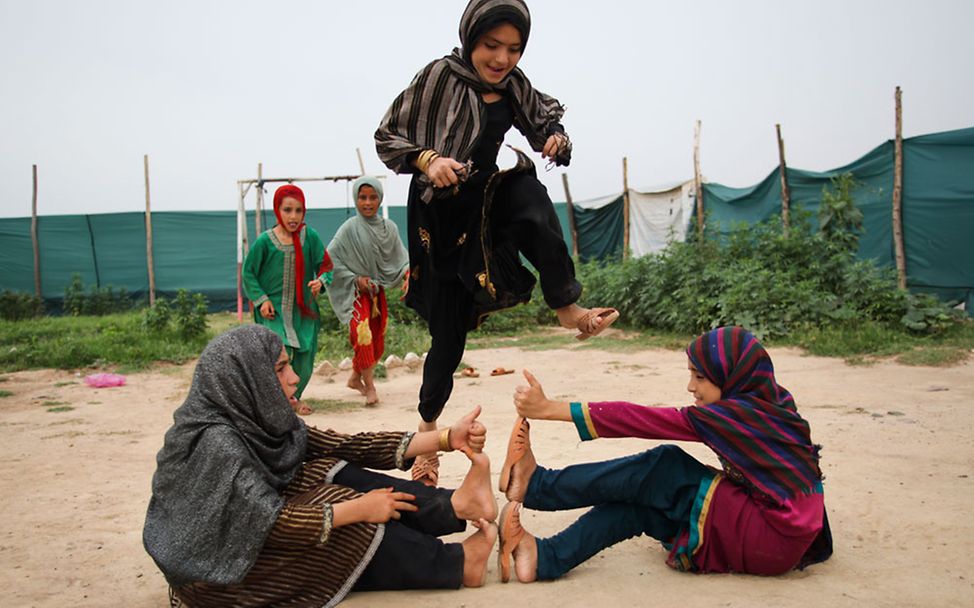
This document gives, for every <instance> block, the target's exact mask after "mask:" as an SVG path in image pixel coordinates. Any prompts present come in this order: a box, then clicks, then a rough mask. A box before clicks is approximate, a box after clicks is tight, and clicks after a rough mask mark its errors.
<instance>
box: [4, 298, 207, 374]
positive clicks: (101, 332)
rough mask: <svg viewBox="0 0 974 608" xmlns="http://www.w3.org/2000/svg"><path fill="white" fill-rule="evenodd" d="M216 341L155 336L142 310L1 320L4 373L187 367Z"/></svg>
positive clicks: (175, 334)
mask: <svg viewBox="0 0 974 608" xmlns="http://www.w3.org/2000/svg"><path fill="white" fill-rule="evenodd" d="M211 336H212V333H211V332H207V333H206V334H205V335H203V336H200V337H197V338H193V339H185V338H183V337H182V336H181V335H179V334H178V332H175V331H173V332H161V333H158V334H150V333H149V332H146V331H145V329H144V328H143V326H142V315H141V313H140V312H138V311H132V312H127V313H118V314H112V315H105V316H77V317H74V316H65V317H43V318H40V319H28V320H21V321H17V322H16V323H15V322H10V321H0V371H18V370H24V369H37V368H57V369H77V368H85V367H92V366H115V367H119V366H124V367H125V369H127V370H140V369H145V368H146V367H148V366H149V365H151V364H153V363H154V362H156V361H170V362H173V363H183V362H185V361H187V360H189V359H192V358H194V357H196V356H198V355H199V352H200V351H201V350H202V349H203V347H204V346H205V345H206V343H207V342H208V341H209V339H210V337H211Z"/></svg>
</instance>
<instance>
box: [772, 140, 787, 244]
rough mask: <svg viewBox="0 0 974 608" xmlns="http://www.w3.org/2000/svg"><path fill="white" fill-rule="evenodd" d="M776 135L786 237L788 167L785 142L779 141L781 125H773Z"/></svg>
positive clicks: (782, 219) (782, 223) (783, 225)
mask: <svg viewBox="0 0 974 608" xmlns="http://www.w3.org/2000/svg"><path fill="white" fill-rule="evenodd" d="M774 128H775V131H776V132H777V133H778V167H779V171H780V172H781V225H782V227H783V228H784V233H785V236H788V216H789V211H790V209H791V192H790V191H789V190H788V166H787V165H786V164H785V142H784V140H783V139H781V125H780V124H775V126H774Z"/></svg>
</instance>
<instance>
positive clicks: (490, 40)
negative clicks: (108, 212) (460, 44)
mask: <svg viewBox="0 0 974 608" xmlns="http://www.w3.org/2000/svg"><path fill="white" fill-rule="evenodd" d="M484 38H486V42H493V43H494V44H497V45H500V46H504V43H503V42H501V41H500V40H498V39H497V38H494V37H493V36H486V35H485V36H484ZM507 46H516V47H520V46H521V43H520V42H518V43H516V44H508V45H507ZM518 50H520V49H518Z"/></svg>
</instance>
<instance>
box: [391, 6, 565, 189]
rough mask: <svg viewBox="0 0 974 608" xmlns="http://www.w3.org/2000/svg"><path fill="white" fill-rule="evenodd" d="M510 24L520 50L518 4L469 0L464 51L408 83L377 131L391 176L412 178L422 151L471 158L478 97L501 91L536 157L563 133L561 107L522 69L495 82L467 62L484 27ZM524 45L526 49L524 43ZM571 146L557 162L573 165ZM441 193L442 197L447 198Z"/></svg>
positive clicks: (521, 12)
mask: <svg viewBox="0 0 974 608" xmlns="http://www.w3.org/2000/svg"><path fill="white" fill-rule="evenodd" d="M508 22H509V23H511V24H512V25H514V26H515V27H516V28H518V30H519V31H521V30H522V28H523V29H524V31H522V32H521V37H522V45H523V43H524V42H526V41H527V33H528V32H529V31H530V25H531V17H530V14H529V13H528V8H527V6H526V5H525V4H524V2H522V1H521V0H471V2H470V3H469V4H468V5H467V8H466V10H465V11H464V13H463V17H462V18H461V20H460V40H461V43H462V44H463V49H462V50H461V49H459V48H457V49H453V52H452V53H451V54H450V55H447V56H446V57H443V58H441V59H436V60H434V61H433V62H432V63H430V64H429V65H427V66H426V67H425V68H423V69H422V70H421V71H420V72H419V73H418V74H417V75H416V76H415V77H414V78H413V81H412V82H411V83H410V85H409V86H408V87H407V88H406V90H404V91H403V92H402V93H400V94H399V96H398V97H396V99H395V100H394V101H393V102H392V105H391V106H390V107H389V110H388V111H387V112H386V115H385V116H384V117H383V118H382V122H381V123H380V124H379V128H378V129H377V130H376V132H375V148H376V152H377V153H378V155H379V158H380V159H381V160H382V162H383V163H385V164H386V166H387V167H389V169H391V170H392V171H395V172H396V173H413V172H415V169H414V167H413V166H412V164H411V163H410V161H411V160H412V159H413V158H414V157H415V154H418V153H419V152H421V151H423V150H436V152H438V153H439V154H440V155H441V156H445V157H448V158H452V159H454V160H456V161H458V162H461V163H463V162H466V161H467V160H469V159H470V155H471V153H472V152H473V147H474V145H475V144H476V142H477V140H478V138H479V136H480V133H481V130H482V129H483V123H482V122H481V108H482V105H483V101H482V99H481V94H482V93H487V92H491V91H497V92H501V93H503V94H505V95H507V96H508V97H509V98H510V101H511V106H512V107H513V109H514V126H515V127H517V129H518V131H520V132H521V133H522V134H523V135H524V137H525V138H526V139H527V140H528V143H529V144H530V145H531V148H532V149H533V150H534V151H536V152H540V151H541V150H543V149H544V145H545V142H546V141H547V139H548V137H549V136H550V135H552V134H554V133H561V134H562V135H565V133H564V128H563V127H562V126H561V117H562V116H563V115H564V113H565V108H564V107H563V106H562V105H561V104H560V103H559V102H558V100H557V99H555V98H554V97H550V96H549V95H546V94H544V93H542V92H540V91H538V90H536V89H535V88H534V87H532V86H531V82H530V81H529V80H528V78H527V76H525V75H524V72H522V71H521V70H520V68H517V67H515V68H514V69H513V70H511V72H510V73H509V74H508V76H507V77H506V78H505V79H504V80H503V81H502V82H501V83H499V84H498V85H496V86H491V85H489V84H487V83H485V82H483V81H482V80H481V79H480V76H479V75H478V74H477V71H476V70H475V69H474V67H473V65H472V64H471V63H470V60H469V57H470V53H471V52H472V50H473V48H474V47H475V46H476V44H477V39H479V37H480V35H482V34H483V33H485V32H484V31H483V26H484V24H495V26H496V24H499V23H508ZM522 48H523V46H522ZM571 150H572V148H571V142H570V141H569V140H568V136H567V135H565V143H564V145H563V146H562V147H561V149H560V150H559V151H558V153H557V155H556V157H555V163H556V164H558V165H565V166H567V165H568V164H569V163H570V162H571ZM416 180H417V182H418V185H419V186H420V187H421V190H422V195H421V197H422V200H423V201H425V202H427V203H428V202H430V201H431V200H432V198H433V185H432V183H430V181H429V179H427V178H426V176H425V175H422V174H417V176H416ZM448 194H449V190H444V191H443V195H448Z"/></svg>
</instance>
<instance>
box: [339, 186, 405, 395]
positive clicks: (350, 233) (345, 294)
mask: <svg viewBox="0 0 974 608" xmlns="http://www.w3.org/2000/svg"><path fill="white" fill-rule="evenodd" d="M352 196H353V197H354V198H355V208H356V210H357V211H358V214H357V215H355V216H354V217H351V218H349V219H348V220H346V221H345V223H344V224H342V226H341V228H339V229H338V232H336V233H335V238H333V239H332V241H331V243H330V244H329V245H328V251H329V252H330V255H331V259H332V261H333V262H334V264H335V269H334V274H333V276H332V281H331V284H329V285H326V289H327V290H328V300H329V301H330V302H331V307H332V309H333V310H334V311H335V315H336V316H337V317H338V320H339V321H341V323H342V325H347V326H348V339H349V342H350V343H351V345H352V349H353V350H354V352H355V354H354V356H353V358H352V374H351V376H349V378H348V387H349V388H352V389H355V390H357V391H359V392H360V393H362V394H363V395H365V405H374V404H376V403H378V402H379V397H378V395H376V392H375V383H374V382H373V381H372V371H373V369H374V368H375V364H376V363H378V362H379V360H380V359H381V358H382V353H383V351H384V349H385V334H386V321H387V319H388V318H389V309H388V306H387V304H386V293H385V290H386V288H388V287H395V286H396V285H398V284H400V283H402V282H403V279H405V278H406V275H407V270H408V269H409V256H408V255H407V254H406V248H405V247H404V246H403V244H402V240H400V239H399V229H398V228H397V227H396V224H395V223H394V222H392V221H391V220H387V219H385V218H383V217H382V216H381V215H379V205H381V204H382V184H380V183H379V180H378V179H376V178H374V177H371V176H366V175H363V176H362V177H360V178H358V179H357V180H355V182H354V183H353V184H352ZM404 288H405V285H404Z"/></svg>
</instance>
